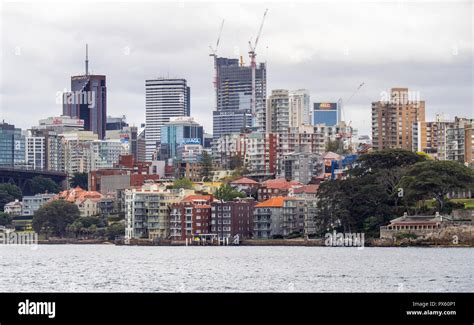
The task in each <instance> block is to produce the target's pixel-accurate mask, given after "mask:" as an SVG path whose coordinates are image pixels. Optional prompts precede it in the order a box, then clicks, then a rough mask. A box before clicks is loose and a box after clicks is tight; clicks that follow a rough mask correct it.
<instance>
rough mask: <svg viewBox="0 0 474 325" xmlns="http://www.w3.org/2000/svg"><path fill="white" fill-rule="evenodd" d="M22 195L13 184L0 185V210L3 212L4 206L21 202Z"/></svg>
mask: <svg viewBox="0 0 474 325" xmlns="http://www.w3.org/2000/svg"><path fill="white" fill-rule="evenodd" d="M21 198H22V193H21V189H20V188H19V187H18V186H16V185H15V184H10V183H2V184H0V210H1V211H3V208H4V207H5V204H7V203H9V202H12V201H15V200H21Z"/></svg>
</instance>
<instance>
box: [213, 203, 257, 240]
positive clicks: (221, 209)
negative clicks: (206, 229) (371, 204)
mask: <svg viewBox="0 0 474 325" xmlns="http://www.w3.org/2000/svg"><path fill="white" fill-rule="evenodd" d="M254 206H255V200H254V199H235V200H234V201H221V200H215V201H213V202H211V233H213V234H217V236H218V237H220V238H225V237H234V236H236V235H238V236H239V238H240V239H248V238H251V236H252V232H253V208H254Z"/></svg>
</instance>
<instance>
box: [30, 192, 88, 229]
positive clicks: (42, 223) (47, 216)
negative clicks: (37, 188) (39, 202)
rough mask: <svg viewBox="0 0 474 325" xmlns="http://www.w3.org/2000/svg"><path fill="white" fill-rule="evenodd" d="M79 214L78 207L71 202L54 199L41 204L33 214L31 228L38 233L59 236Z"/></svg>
mask: <svg viewBox="0 0 474 325" xmlns="http://www.w3.org/2000/svg"><path fill="white" fill-rule="evenodd" d="M79 216H80V212H79V209H78V207H77V206H76V205H75V204H74V203H71V202H68V201H64V200H56V201H52V202H50V203H47V204H45V205H43V206H42V207H41V208H39V209H38V210H37V211H36V212H35V214H34V216H33V229H34V230H35V231H36V232H37V233H39V234H45V235H46V236H49V235H53V236H58V237H61V236H63V235H64V234H65V233H66V227H67V225H69V224H71V223H73V222H74V221H75V220H76V219H78V218H79Z"/></svg>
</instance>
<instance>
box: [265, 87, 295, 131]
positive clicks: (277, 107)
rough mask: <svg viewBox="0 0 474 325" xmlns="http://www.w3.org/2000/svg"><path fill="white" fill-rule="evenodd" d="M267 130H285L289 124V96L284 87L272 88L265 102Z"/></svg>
mask: <svg viewBox="0 0 474 325" xmlns="http://www.w3.org/2000/svg"><path fill="white" fill-rule="evenodd" d="M266 123H267V127H266V129H267V131H268V132H274V133H282V132H287V131H288V128H289V127H290V126H291V124H290V98H289V92H288V90H286V89H276V90H272V94H271V95H270V97H268V102H267V121H266Z"/></svg>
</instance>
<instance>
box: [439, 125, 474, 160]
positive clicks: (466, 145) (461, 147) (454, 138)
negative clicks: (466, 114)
mask: <svg viewBox="0 0 474 325" xmlns="http://www.w3.org/2000/svg"><path fill="white" fill-rule="evenodd" d="M473 125H474V119H468V118H461V117H455V118H454V123H453V124H452V125H450V127H448V128H447V130H446V159H447V160H454V161H459V162H461V163H468V164H472V163H473V162H474V156H473V152H474V137H473V132H472V129H473Z"/></svg>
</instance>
